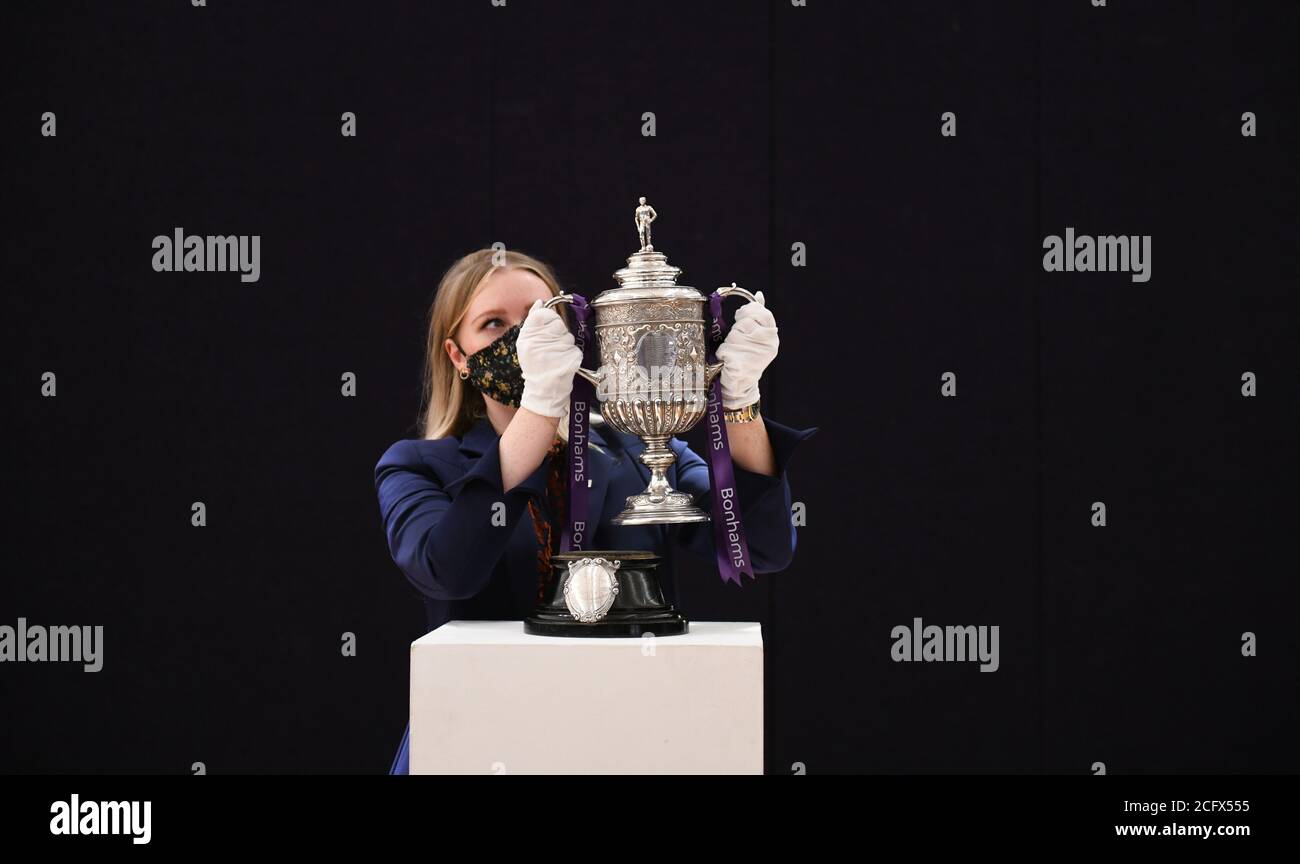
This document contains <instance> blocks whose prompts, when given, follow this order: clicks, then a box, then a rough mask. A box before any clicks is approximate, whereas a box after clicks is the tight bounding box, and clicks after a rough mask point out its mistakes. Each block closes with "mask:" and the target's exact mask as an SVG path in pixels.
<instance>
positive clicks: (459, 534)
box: [375, 439, 547, 600]
mask: <svg viewBox="0 0 1300 864" xmlns="http://www.w3.org/2000/svg"><path fill="white" fill-rule="evenodd" d="M546 468H547V463H546V461H545V460H543V461H542V463H541V464H540V465H539V466H538V467H537V470H535V471H534V472H533V473H532V474H531V475H530V476H529V477H527V478H526V479H525V480H524V481H523V482H522V483H520V484H519V485H517V486H515V487H514V488H512V489H511V490H510V491H509V492H506V491H504V490H503V489H502V482H501V452H500V439H497V440H496V441H494V442H493V443H492V445H491V446H490V447H489V448H488V449H487V452H485V453H484V454H483V455H482V456H481V457H480V458H479V459H478V461H477V462H475V463H474V464H473V465H472V466H471V467H470V468H469V470H468V471H466V472H465V474H464V475H463V476H461V477H458V478H456V479H455V480H453V481H452V482H450V483H446V484H445V485H444V484H443V483H442V482H440V481H439V480H438V478H437V477H436V476H433V472H432V471H431V470H430V468H429V467H428V466H427V465H426V464H425V463H424V460H423V459H422V458H421V456H420V452H419V450H418V448H417V441H415V440H411V439H408V440H403V441H398V442H397V443H396V444H394V445H393V446H392V447H389V448H388V450H387V452H385V453H384V455H383V456H382V457H380V459H379V462H378V464H376V465H375V491H376V493H377V494H378V496H379V511H380V515H381V517H382V519H383V523H384V531H385V534H386V535H387V537H388V549H389V552H391V553H392V556H393V561H394V563H396V564H397V566H398V567H399V568H400V569H401V571H402V572H403V573H404V574H406V578H407V579H408V580H409V581H410V582H411V584H412V585H414V586H415V588H416V589H417V590H419V591H420V592H421V593H422V594H425V595H426V596H429V597H432V598H434V599H436V600H463V599H466V598H469V597H473V596H475V595H476V594H478V593H479V592H480V591H482V590H483V589H484V588H485V587H486V586H487V584H488V581H489V580H490V579H491V578H492V570H493V568H494V567H495V566H496V564H497V561H498V560H499V559H500V558H501V555H502V554H503V553H504V552H505V549H506V544H507V542H508V540H509V538H510V534H511V532H512V531H513V530H514V528H515V525H516V524H517V523H518V522H519V520H520V519H522V518H525V517H524V510H525V509H526V507H527V506H528V500H529V498H530V497H536V498H538V499H541V497H542V495H543V494H544V491H545V489H546ZM498 502H501V503H503V504H504V505H505V524H504V525H502V524H501V521H502V520H501V519H500V518H499V517H498V518H495V519H494V518H493V517H494V516H496V515H497V512H498V511H494V505H496V504H497V503H498Z"/></svg>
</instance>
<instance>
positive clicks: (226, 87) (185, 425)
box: [0, 0, 1300, 773]
mask: <svg viewBox="0 0 1300 864" xmlns="http://www.w3.org/2000/svg"><path fill="white" fill-rule="evenodd" d="M14 5H15V8H13V9H9V10H7V11H8V12H9V20H8V22H7V24H6V27H5V28H4V29H5V31H6V32H5V33H4V39H5V41H6V42H7V43H8V46H7V48H6V61H5V63H6V66H7V72H6V75H5V78H4V84H3V96H4V110H3V122H4V137H5V141H6V142H7V144H8V145H9V154H8V156H7V157H6V158H5V160H4V162H3V166H2V168H0V170H2V171H3V179H4V188H3V208H4V212H5V216H6V226H7V228H6V231H5V237H4V246H5V250H4V271H5V273H4V275H5V278H4V282H5V289H4V303H5V314H4V318H5V328H6V333H5V347H6V349H7V353H8V356H9V359H8V362H6V364H5V371H6V375H5V386H6V393H5V405H6V406H7V411H6V415H7V416H6V421H7V422H6V423H5V426H6V427H7V431H8V432H9V433H10V437H9V443H8V445H7V446H6V447H5V448H4V460H5V466H4V476H5V487H6V496H5V497H6V501H7V503H8V505H9V511H10V512H9V516H8V517H7V518H6V526H7V528H8V537H7V539H6V542H5V551H6V559H7V562H8V563H7V565H6V567H5V574H4V578H3V582H2V583H0V624H8V625H10V626H13V625H15V624H16V621H17V619H18V618H19V617H25V618H26V619H27V621H28V622H31V623H35V624H45V625H52V624H86V625H95V624H102V625H103V626H104V628H105V637H104V638H105V644H104V668H103V670H102V671H101V672H98V673H94V674H89V673H85V672H82V671H81V669H80V667H78V666H75V665H71V664H49V663H47V664H32V663H25V664H18V663H6V664H4V665H3V666H0V694H3V700H2V701H3V702H4V706H5V707H4V713H5V720H4V725H5V726H6V727H7V728H6V730H5V735H3V736H0V737H2V738H3V740H4V743H3V744H2V745H0V747H3V751H0V770H3V771H13V772H33V771H40V772H100V771H120V772H177V773H187V772H190V771H191V770H192V765H193V763H195V762H202V763H204V765H205V766H206V769H207V771H209V772H211V773H232V772H319V771H349V772H382V771H385V770H386V769H387V767H388V762H389V760H390V759H391V757H392V755H393V751H394V749H395V747H396V745H397V742H398V740H399V737H400V735H401V732H402V727H403V723H404V721H405V714H406V710H407V692H406V688H407V669H406V660H407V646H408V644H409V643H410V642H411V641H412V640H413V639H415V638H417V637H418V636H419V635H420V634H421V632H422V624H423V612H422V608H421V604H420V602H419V599H418V597H417V595H416V594H415V593H414V590H413V589H411V588H410V587H409V586H408V585H407V583H406V581H405V579H404V578H403V577H402V575H401V574H400V572H399V571H398V570H397V569H396V567H395V566H394V565H393V563H392V561H391V559H390V558H389V556H388V551H387V548H386V545H385V542H384V537H383V531H382V528H381V525H380V522H379V514H378V507H377V504H376V501H375V496H374V490H373V485H372V484H373V479H372V471H373V467H374V463H375V461H376V460H377V459H378V457H379V455H380V454H381V453H382V452H383V450H384V449H385V448H386V447H387V446H388V445H389V444H390V443H392V441H394V440H396V439H397V438H400V437H408V436H414V435H415V434H416V432H415V429H414V426H413V422H414V419H415V414H416V410H417V407H418V404H417V403H418V397H419V374H420V368H421V363H422V359H423V357H422V349H423V345H422V342H423V335H424V334H423V325H424V316H425V314H426V312H427V307H428V303H429V301H430V299H431V296H432V292H433V289H434V287H435V285H436V282H437V279H438V276H439V275H440V274H441V272H442V271H443V269H445V268H446V266H447V265H448V264H450V262H451V261H452V260H454V259H455V258H456V257H458V256H459V255H461V254H463V253H465V252H467V251H470V250H472V249H475V248H479V247H481V246H486V245H490V244H491V243H493V242H502V243H505V244H506V245H507V246H510V247H514V248H519V249H522V250H524V251H528V252H530V253H533V254H536V255H539V256H541V257H543V258H544V259H546V260H548V261H550V262H551V263H552V264H554V265H555V266H556V268H557V269H558V272H559V274H560V277H561V279H562V281H563V282H564V284H565V286H566V287H567V288H569V289H571V290H577V291H579V292H582V293H585V294H587V295H588V296H593V295H594V294H596V293H598V292H599V291H601V290H603V289H604V288H607V287H610V286H612V284H613V282H612V279H611V273H612V272H613V271H614V270H615V269H617V268H618V267H620V266H622V264H623V259H624V258H625V257H626V256H627V255H628V254H630V252H632V251H633V250H634V242H635V234H634V232H633V230H632V228H631V212H632V208H633V206H634V204H635V200H636V197H637V196H638V195H645V196H647V198H648V199H649V200H650V202H651V203H652V204H653V205H654V206H655V207H656V208H657V209H658V211H659V212H660V214H661V219H660V221H659V223H658V224H657V225H656V227H655V239H656V243H657V244H658V245H659V246H661V248H663V249H664V250H665V251H667V252H668V254H669V256H670V258H671V260H672V261H673V262H674V263H675V264H677V265H678V266H681V267H683V268H684V270H685V273H684V275H683V278H682V281H683V282H684V283H685V284H691V285H695V286H696V287H699V288H701V289H704V290H710V289H712V288H714V287H716V286H717V285H721V284H727V283H729V282H731V281H733V280H734V281H736V282H738V283H739V284H740V285H742V286H743V287H746V288H749V289H750V290H755V289H760V288H761V289H762V290H763V291H764V292H765V293H766V295H767V297H768V303H769V306H770V307H771V308H772V309H773V310H774V312H775V314H776V316H777V321H778V323H779V325H780V328H781V337H782V352H781V355H780V357H779V358H778V359H777V361H776V362H775V364H774V365H773V366H772V367H771V368H770V369H769V370H768V373H767V374H766V375H765V377H764V382H763V391H764V406H765V411H766V412H767V413H768V414H770V415H771V416H773V417H774V418H777V419H780V420H782V421H783V422H786V423H789V424H792V425H797V426H813V425H816V426H818V427H820V429H821V431H820V433H819V434H818V435H817V436H816V437H815V438H813V439H812V440H811V441H810V442H809V443H808V445H807V446H806V447H805V448H804V449H803V450H802V451H801V452H799V453H798V455H797V456H796V458H795V461H794V462H793V463H792V466H791V478H792V479H791V482H792V486H793V489H794V497H795V499H796V500H798V501H801V502H803V503H804V504H805V506H806V508H807V510H806V512H807V524H806V525H805V526H802V527H800V528H799V548H798V553H797V555H796V560H795V563H794V565H793V566H792V567H791V568H790V569H789V570H788V571H787V572H785V573H782V574H779V575H770V576H762V577H760V578H759V580H758V581H757V582H756V583H754V584H751V585H747V586H746V587H745V588H744V589H743V590H737V589H735V588H733V587H727V586H724V585H722V583H721V582H720V580H719V579H718V577H717V575H716V574H715V573H713V572H711V569H710V566H709V563H708V562H705V561H689V562H684V563H685V564H686V565H687V566H688V567H689V568H690V569H689V571H688V572H687V573H685V574H682V576H681V577H679V579H678V584H679V585H680V586H681V597H680V598H679V599H680V601H681V604H682V605H683V606H684V608H685V611H686V612H687V614H688V615H689V616H690V617H692V618H694V619H695V620H727V619H734V620H761V621H762V622H763V624H764V633H765V639H766V658H767V677H766V701H767V739H766V740H767V744H766V763H767V771H768V772H770V773H788V772H790V771H791V770H793V769H792V766H793V765H794V763H803V765H804V766H805V767H806V770H807V771H808V772H809V773H821V772H850V771H980V772H1035V771H1063V772H1077V773H1087V772H1089V771H1093V770H1095V769H1094V768H1093V767H1092V766H1093V763H1095V762H1104V763H1105V765H1106V770H1107V771H1108V772H1110V773H1123V772H1156V771H1170V772H1174V771H1207V772H1230V771H1231V772H1236V771H1280V770H1284V771H1297V770H1300V745H1298V744H1297V742H1296V738H1295V729H1296V728H1300V696H1298V695H1297V694H1298V692H1300V686H1298V684H1300V681H1298V680H1297V668H1298V667H1297V658H1298V657H1300V636H1297V630H1296V628H1295V615H1296V610H1297V608H1300V587H1297V578H1296V577H1297V572H1298V568H1297V555H1296V551H1295V550H1296V546H1295V542H1294V525H1295V515H1296V509H1297V508H1296V506H1295V493H1294V488H1293V486H1292V481H1293V479H1294V477H1295V473H1296V472H1295V469H1296V457H1295V451H1294V435H1295V430H1296V428H1297V424H1296V420H1297V417H1296V404H1297V395H1298V394H1297V385H1296V380H1295V372H1296V370H1297V369H1298V368H1300V363H1297V356H1296V349H1295V340H1294V336H1293V330H1294V326H1295V321H1296V318H1295V315H1294V304H1293V303H1292V302H1290V301H1291V295H1292V294H1293V292H1294V291H1295V286H1296V284H1297V282H1296V279H1297V275H1300V267H1298V266H1297V260H1296V244H1295V241H1294V236H1295V235H1294V229H1295V227H1296V223H1295V220H1294V217H1295V215H1296V214H1295V212H1294V204H1295V193H1296V188H1297V177H1296V155H1295V154H1296V143H1297V142H1296V138H1295V135H1294V131H1295V118H1294V112H1295V108H1296V101H1295V99H1294V94H1293V93H1290V92H1287V91H1285V90H1284V89H1283V85H1284V84H1285V83H1286V82H1289V81H1290V80H1292V79H1295V78H1296V77H1297V76H1296V72H1297V70H1296V68H1295V67H1296V63H1295V60H1294V57H1295V51H1294V45H1295V39H1296V36H1297V28H1296V26H1295V25H1296V20H1295V13H1294V12H1290V11H1287V10H1286V7H1285V6H1284V5H1282V4H1279V5H1278V6H1276V7H1274V6H1268V5H1256V4H1249V5H1248V4H1227V3H1221V2H1196V3H1189V2H1162V3H1155V2H1143V3H1137V2H1125V0H1112V2H1110V3H1109V4H1108V5H1107V6H1106V7H1103V8H1096V7H1094V6H1093V5H1092V3H1091V2H1089V0H1071V2H1059V3H1033V2H1019V3H1017V2H1003V3H981V4H972V3H960V2H946V3H940V2H918V3H905V4H904V3H875V2H860V0H859V2H848V0H841V2H835V0H809V3H808V5H807V6H806V7H802V8H800V7H794V6H792V5H791V4H790V3H788V2H782V0H773V2H769V3H766V4H765V3H760V2H755V0H748V2H746V0H732V2H700V0H694V2H680V0H675V2H669V0H657V2H654V3H649V4H641V3H636V4H634V3H626V4H623V3H601V2H564V3H561V2H542V0H509V2H508V5H507V6H506V7H504V8H494V7H493V6H492V5H491V2H490V0H459V2H440V3H427V2H400V3H399V2H392V3H387V2H374V3H354V4H342V3H274V4H269V3H251V2H248V3H236V2H223V0H211V2H210V3H209V4H208V6H207V7H205V8H193V7H192V6H191V4H190V3H189V2H181V0H175V2H151V3H121V4H118V3H113V4H109V3H91V2H83V3H72V2H69V3H35V2H32V3H22V4H14ZM19 7H21V8H19ZM47 111H50V112H54V113H55V115H56V117H57V136H56V137H44V136H42V135H41V133H40V130H41V116H42V114H43V113H44V112H47ZM345 111H352V112H355V114H356V116H357V135H356V137H343V136H342V135H341V134H340V115H341V114H342V113H343V112H345ZM646 111H651V112H654V113H655V115H656V121H657V134H656V135H655V137H645V136H643V135H642V125H643V123H642V114H643V112H646ZM946 111H951V112H954V114H955V115H956V118H957V132H958V134H957V136H956V137H943V136H941V135H940V125H941V121H940V115H941V114H942V113H943V112H946ZM1244 111H1252V112H1254V113H1255V114H1256V115H1257V122H1258V134H1257V135H1256V136H1255V137H1243V136H1242V134H1241V131H1240V130H1241V125H1242V121H1241V114H1242V112H1244ZM177 226H181V227H183V228H184V229H185V230H186V231H187V232H193V233H198V234H258V235H260V236H261V238H262V273H261V278H260V281H257V282H253V283H243V282H241V281H239V279H238V277H237V276H236V275H234V274H230V273H156V272H154V271H153V270H152V268H151V260H152V254H153V250H152V248H151V240H152V238H153V237H154V236H155V235H158V234H170V233H171V232H172V231H173V229H174V228H175V227H177ZM1066 226H1073V227H1074V228H1075V229H1076V230H1077V231H1078V232H1080V233H1087V234H1150V235H1152V238H1153V239H1152V270H1151V272H1152V278H1151V280H1150V281H1149V282H1146V283H1134V282H1131V281H1130V280H1129V278H1128V276H1127V275H1126V274H1120V273H1046V272H1044V270H1043V267H1042V255H1043V250H1042V241H1043V238H1044V237H1045V236H1046V235H1049V234H1063V233H1064V231H1065V228H1066ZM796 242H800V243H804V244H806V247H807V266H806V267H801V268H799V267H794V266H792V265H791V246H792V244H793V243H796ZM47 371H53V372H55V373H56V374H57V386H58V390H57V396H56V397H53V398H50V397H43V396H42V395H41V376H42V374H43V373H44V372H47ZM1247 371H1250V372H1253V373H1255V374H1256V375H1257V376H1258V381H1259V395H1258V396H1256V397H1254V398H1245V397H1243V396H1242V395H1241V392H1240V388H1241V376H1242V374H1243V373H1244V372H1247ZM346 372H353V373H355V375H356V376H357V381H358V392H357V395H356V396H355V397H353V398H347V397H344V396H342V395H341V393H340V386H341V380H340V379H341V376H342V375H343V374H344V373H346ZM945 372H953V373H955V374H956V375H957V382H958V383H957V387H958V391H957V394H958V395H957V396H956V397H955V398H944V397H942V396H941V395H940V383H941V382H940V376H941V375H943V374H944V373H945ZM699 431H700V430H696V433H697V432H699ZM696 433H692V435H691V436H689V438H690V439H691V440H698V435H697V434H696ZM194 501H203V502H205V503H206V505H207V508H208V525H207V527H205V528H195V527H192V526H191V524H190V516H191V511H190V505H191V503H192V502H194ZM1094 501H1103V502H1105V503H1106V505H1107V508H1108V525H1107V526H1106V527H1104V528H1098V527H1093V525H1092V524H1091V516H1092V509H1091V508H1092V504H1093V502H1094ZM914 617H921V618H923V619H924V621H925V622H926V623H927V624H931V623H933V624H939V625H953V624H955V625H998V626H999V627H1000V633H1001V636H1000V654H1001V657H1000V663H1001V665H1000V668H999V669H998V671H996V672H994V673H980V672H979V671H978V669H977V668H976V667H975V666H974V665H973V664H969V663H965V664H963V663H896V662H893V661H892V660H891V659H890V646H891V638H890V631H891V629H892V628H893V627H894V626H895V625H898V624H910V623H911V622H912V619H913V618H914ZM345 631H346V632H352V633H355V634H356V638H357V645H358V655H357V656H356V657H354V658H349V657H343V656H341V653H340V637H341V634H342V633H344V632H345ZM1246 631H1250V632H1253V633H1255V634H1256V635H1257V637H1258V645H1259V652H1258V656H1254V657H1244V656H1242V651H1241V638H1242V634H1243V633H1244V632H1246Z"/></svg>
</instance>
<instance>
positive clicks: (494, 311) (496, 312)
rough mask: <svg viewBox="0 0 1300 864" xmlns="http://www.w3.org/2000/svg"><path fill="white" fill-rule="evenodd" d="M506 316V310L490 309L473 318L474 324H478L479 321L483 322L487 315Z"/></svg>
mask: <svg viewBox="0 0 1300 864" xmlns="http://www.w3.org/2000/svg"><path fill="white" fill-rule="evenodd" d="M504 314H506V310H504V309H489V310H487V311H486V312H480V313H478V314H477V315H475V316H474V318H473V323H474V324H477V323H478V322H479V321H482V320H483V316H485V315H504Z"/></svg>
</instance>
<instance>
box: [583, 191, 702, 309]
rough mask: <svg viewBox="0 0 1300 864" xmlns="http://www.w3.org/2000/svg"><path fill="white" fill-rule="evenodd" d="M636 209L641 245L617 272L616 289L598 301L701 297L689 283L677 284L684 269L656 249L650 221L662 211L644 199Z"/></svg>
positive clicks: (612, 289)
mask: <svg viewBox="0 0 1300 864" xmlns="http://www.w3.org/2000/svg"><path fill="white" fill-rule="evenodd" d="M640 200H641V203H640V206H638V207H637V208H636V226H637V234H638V235H639V236H640V238H641V248H640V250H638V251H637V252H634V253H633V254H632V255H631V256H630V257H629V258H628V259H627V266H626V267H624V268H622V269H621V270H618V271H617V272H616V273H614V279H615V280H617V281H618V287H617V288H611V289H609V290H608V291H604V292H602V293H601V295H600V297H597V298H596V301H595V302H600V301H601V300H605V301H606V302H609V301H613V300H640V299H647V298H689V299H699V298H700V297H701V296H702V295H701V294H700V292H698V291H696V290H695V289H694V288H691V287H689V286H687V285H678V284H677V277H678V276H680V275H681V272H682V269H681V268H680V267H674V266H673V265H671V264H669V263H668V256H666V255H664V253H662V252H656V251H655V247H654V245H653V244H652V243H651V242H650V223H651V222H654V221H655V220H656V219H657V218H659V214H658V213H656V212H655V209H654V208H653V207H651V206H650V205H649V204H646V201H645V199H644V198H642V199H640Z"/></svg>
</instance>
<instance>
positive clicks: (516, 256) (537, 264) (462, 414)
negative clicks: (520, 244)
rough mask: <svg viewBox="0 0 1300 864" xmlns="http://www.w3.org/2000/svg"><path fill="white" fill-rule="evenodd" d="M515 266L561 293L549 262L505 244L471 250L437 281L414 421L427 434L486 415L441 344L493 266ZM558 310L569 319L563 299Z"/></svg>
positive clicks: (459, 428)
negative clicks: (507, 247) (418, 409)
mask: <svg viewBox="0 0 1300 864" xmlns="http://www.w3.org/2000/svg"><path fill="white" fill-rule="evenodd" d="M514 267H518V268H520V269H523V270H527V271H529V272H531V273H532V274H533V275H535V276H537V277H538V278H539V279H541V280H542V281H543V282H545V283H546V287H547V288H549V289H551V294H552V295H555V294H559V293H561V288H560V283H559V280H558V279H556V278H555V273H554V272H553V271H552V270H551V268H550V266H549V265H547V264H546V263H544V262H542V261H540V260H538V259H537V258H534V257H532V256H531V255H526V254H524V253H523V252H515V251H512V250H504V249H479V250H478V251H477V252H471V253H469V254H468V255H466V256H464V257H463V258H461V259H459V260H458V261H456V263H454V264H452V265H451V267H449V268H448V269H447V272H446V273H444V274H443V276H442V280H441V281H440V282H439V283H438V293H437V294H436V295H435V296H434V298H433V304H432V306H430V308H429V336H428V343H427V345H426V355H425V361H424V386H423V388H422V391H421V407H420V418H419V421H418V423H419V428H420V429H422V430H423V431H424V437H425V438H442V437H445V436H447V435H455V436H460V435H463V434H464V433H465V431H466V430H468V429H469V427H470V426H472V425H474V421H475V420H477V419H478V418H480V417H484V416H486V412H487V408H486V406H485V405H484V403H483V394H482V393H480V392H479V391H478V390H477V389H475V388H474V387H473V386H472V385H471V384H470V383H469V382H468V381H462V380H460V376H459V375H458V374H457V372H456V366H455V365H454V364H453V363H452V362H451V358H450V357H448V356H447V352H446V350H445V349H444V348H443V344H444V343H445V342H446V340H447V339H448V338H453V339H454V338H455V333H456V328H457V327H458V326H460V321H461V319H462V318H464V317H465V312H466V311H467V310H468V309H469V306H470V303H472V302H473V301H474V298H475V297H476V296H477V295H478V292H479V289H481V288H482V287H483V283H485V282H486V281H487V280H488V277H489V276H491V275H492V274H493V273H495V272H496V271H497V270H509V269H511V268H514ZM556 311H557V312H560V314H561V316H563V317H565V319H566V320H567V317H568V316H567V310H566V309H565V308H564V306H563V304H561V305H560V306H558V307H556Z"/></svg>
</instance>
